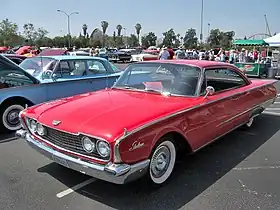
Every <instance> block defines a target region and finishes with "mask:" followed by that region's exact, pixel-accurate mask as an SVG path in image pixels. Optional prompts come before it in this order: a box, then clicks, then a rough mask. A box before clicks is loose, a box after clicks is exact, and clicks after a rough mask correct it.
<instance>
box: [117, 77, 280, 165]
mask: <svg viewBox="0 0 280 210" xmlns="http://www.w3.org/2000/svg"><path fill="white" fill-rule="evenodd" d="M276 82H278V81H277V80H272V81H271V82H270V83H268V84H265V85H260V86H257V87H253V88H250V89H248V90H246V91H243V92H241V93H235V94H232V95H230V96H224V97H221V98H219V99H217V100H215V101H210V102H207V103H204V104H202V105H196V106H194V107H191V108H188V109H185V110H181V111H179V112H175V113H173V114H170V115H168V116H165V117H162V118H159V119H156V120H154V121H151V122H149V123H146V124H144V125H142V126H139V127H137V128H135V129H133V130H131V131H128V132H127V133H126V135H123V136H121V137H119V138H117V139H116V140H115V145H114V162H115V163H119V162H122V159H121V155H120V151H119V148H120V143H121V142H122V141H123V140H124V139H125V138H127V137H129V136H131V135H133V134H135V133H137V132H138V131H141V130H143V129H145V128H147V127H150V126H152V125H154V124H157V123H159V122H161V121H164V120H167V119H169V118H172V117H175V116H177V115H180V114H183V113H186V112H188V111H192V110H194V109H197V108H200V107H203V106H207V105H210V104H213V103H216V102H219V101H222V100H224V99H227V98H231V97H235V96H238V95H242V94H244V93H247V92H250V91H253V90H255V89H258V88H261V87H265V86H267V85H272V84H275V83H276Z"/></svg>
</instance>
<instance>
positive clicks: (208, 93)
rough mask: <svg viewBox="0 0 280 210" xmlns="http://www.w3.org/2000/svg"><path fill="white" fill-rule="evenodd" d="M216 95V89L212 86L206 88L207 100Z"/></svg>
mask: <svg viewBox="0 0 280 210" xmlns="http://www.w3.org/2000/svg"><path fill="white" fill-rule="evenodd" d="M214 93H215V89H214V88H213V87H212V86H207V88H206V94H205V96H204V98H207V96H211V95H213V94H214Z"/></svg>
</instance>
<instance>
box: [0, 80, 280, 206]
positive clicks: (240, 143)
mask: <svg viewBox="0 0 280 210" xmlns="http://www.w3.org/2000/svg"><path fill="white" fill-rule="evenodd" d="M277 88H278V90H280V83H278V84H277ZM279 92H280V91H279ZM277 102H280V99H279V100H277ZM273 107H275V108H277V107H280V105H279V104H278V103H276V104H275V105H273V106H272V107H271V108H273ZM266 112H269V113H264V114H263V115H261V116H260V117H258V118H257V119H256V121H255V122H254V125H253V127H252V128H251V129H250V130H246V131H245V130H242V129H238V130H236V131H234V132H232V133H230V134H228V135H227V136H225V137H223V138H221V139H219V140H218V141H216V142H215V143H213V144H211V145H209V146H208V147H206V148H204V149H203V150H201V151H199V152H197V153H196V154H195V155H192V156H190V157H188V158H186V159H183V160H181V161H180V162H178V163H177V165H176V170H175V171H174V174H173V176H172V177H171V179H170V181H169V183H168V184H167V185H165V186H163V187H161V188H152V187H151V186H149V185H148V184H147V183H146V182H145V181H143V180H139V181H136V182H133V183H130V184H128V185H114V184H110V183H107V182H104V181H100V180H96V179H94V178H91V177H89V176H86V175H83V174H80V173H78V172H75V171H72V170H70V169H67V168H64V167H62V166H60V165H58V164H55V163H53V162H51V161H50V160H48V159H47V158H45V157H43V156H42V155H40V154H38V153H37V152H36V151H34V150H33V149H31V148H30V147H29V146H28V145H26V143H25V142H24V141H22V140H18V139H14V138H10V139H9V137H11V136H9V135H7V136H2V137H1V139H2V140H0V195H1V196H0V209H4V210H6V209H7V210H8V209H13V210H19V209H20V210H25V209H52V210H56V209H57V210H63V209H71V210H75V209H83V210H87V209H89V210H92V209H96V210H97V209H98V210H99V209H135V210H137V209H139V210H142V209H143V210H146V209H161V210H165V209H168V210H173V209H174V210H175V209H188V210H194V209H195V210H204V209H205V210H212V209H213V210H214V209H215V210H216V209H219V210H220V209H227V210H237V209H242V210H247V209H248V210H253V209H265V210H266V209H267V210H274V209H280V189H279V183H280V153H279V148H280V141H279V139H280V123H279V122H280V114H277V113H280V111H278V110H276V109H274V110H271V109H270V110H269V109H268V110H266ZM7 138H8V140H7ZM4 139H6V140H4Z"/></svg>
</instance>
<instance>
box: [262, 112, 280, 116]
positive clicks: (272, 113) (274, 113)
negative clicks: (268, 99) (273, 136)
mask: <svg viewBox="0 0 280 210" xmlns="http://www.w3.org/2000/svg"><path fill="white" fill-rule="evenodd" d="M263 114H268V115H274V116H280V113H279V112H269V111H264V112H263Z"/></svg>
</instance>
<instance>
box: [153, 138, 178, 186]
mask: <svg viewBox="0 0 280 210" xmlns="http://www.w3.org/2000/svg"><path fill="white" fill-rule="evenodd" d="M175 161H176V148H175V145H174V143H173V142H172V141H170V140H165V141H163V142H162V143H161V144H159V145H158V146H157V147H156V149H155V151H154V152H153V154H152V157H151V162H150V166H149V178H150V180H151V181H152V182H153V183H154V184H157V185H161V184H163V183H165V182H166V180H167V179H168V178H169V177H170V175H171V173H172V172H173V169H174V165H175Z"/></svg>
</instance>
